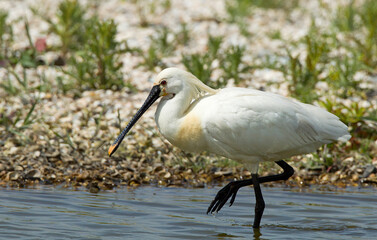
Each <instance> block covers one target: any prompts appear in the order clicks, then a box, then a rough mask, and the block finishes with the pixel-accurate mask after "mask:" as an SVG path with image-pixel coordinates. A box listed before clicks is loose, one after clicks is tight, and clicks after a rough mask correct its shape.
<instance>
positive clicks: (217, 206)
mask: <svg viewBox="0 0 377 240" xmlns="http://www.w3.org/2000/svg"><path fill="white" fill-rule="evenodd" d="M276 164H278V165H279V166H280V167H281V168H282V169H283V170H284V171H283V172H282V173H280V174H277V175H272V176H265V177H258V182H259V183H265V182H272V181H279V180H287V179H288V178H290V177H291V176H292V175H293V173H294V170H293V168H292V167H291V166H289V164H288V163H286V162H285V161H283V160H279V161H276ZM249 185H253V179H247V180H240V181H234V182H230V183H228V184H227V185H226V186H225V187H223V188H222V189H221V190H220V191H219V192H218V193H217V195H216V197H215V199H214V200H213V201H212V202H211V205H210V206H209V207H208V210H207V214H208V213H213V212H218V211H220V210H221V208H222V207H223V206H224V204H225V203H226V202H227V201H228V199H229V198H230V197H232V198H231V200H230V206H232V204H233V203H234V200H235V199H236V195H237V192H238V189H240V188H241V187H245V186H249Z"/></svg>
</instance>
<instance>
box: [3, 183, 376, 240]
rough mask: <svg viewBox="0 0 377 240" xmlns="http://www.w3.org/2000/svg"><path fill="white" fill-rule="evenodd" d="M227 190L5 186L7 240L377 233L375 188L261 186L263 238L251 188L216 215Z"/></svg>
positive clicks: (369, 236)
mask: <svg viewBox="0 0 377 240" xmlns="http://www.w3.org/2000/svg"><path fill="white" fill-rule="evenodd" d="M219 189H220V188H218V187H217V188H214V189H186V188H157V187H140V188H136V189H126V188H124V189H117V190H116V191H108V192H100V193H98V194H92V193H88V192H86V191H73V190H67V189H61V188H53V187H51V188H50V187H42V188H39V189H20V190H12V189H1V190H0V238H1V239H16V238H18V239H154V240H156V239H253V238H254V239H342V240H344V239H376V236H377V203H376V202H377V193H376V189H373V188H363V189H357V188H349V189H340V190H334V189H332V190H331V191H328V190H327V189H325V190H324V189H322V188H319V187H318V188H315V187H312V188H310V189H298V188H293V189H291V188H276V187H274V188H268V187H264V186H262V191H263V194H264V198H265V202H266V209H265V212H264V216H263V218H262V225H261V226H262V228H261V234H262V235H261V236H259V237H258V236H256V235H254V233H253V230H252V227H251V226H252V221H253V212H254V209H253V208H254V196H253V195H252V193H253V191H252V188H243V189H241V190H240V192H239V194H238V196H237V199H236V201H235V203H234V205H233V206H232V207H231V208H229V207H227V205H226V206H224V208H223V209H222V210H221V212H220V213H218V214H217V215H216V216H213V215H206V214H205V211H206V209H207V207H208V204H209V203H210V201H211V200H212V198H213V197H214V196H215V195H216V193H217V191H218V190H219Z"/></svg>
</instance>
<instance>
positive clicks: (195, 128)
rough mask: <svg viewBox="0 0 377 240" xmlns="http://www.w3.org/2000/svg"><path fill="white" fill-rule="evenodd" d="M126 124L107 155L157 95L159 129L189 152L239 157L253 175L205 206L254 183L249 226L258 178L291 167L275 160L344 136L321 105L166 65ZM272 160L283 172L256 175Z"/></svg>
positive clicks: (214, 206) (259, 204)
mask: <svg viewBox="0 0 377 240" xmlns="http://www.w3.org/2000/svg"><path fill="white" fill-rule="evenodd" d="M153 85H154V86H153V88H152V90H151V92H150V94H149V96H148V98H147V99H146V101H145V102H144V104H143V105H142V107H141V108H140V109H139V110H138V112H137V113H136V114H135V116H134V117H133V118H132V120H131V121H130V122H129V124H128V125H127V127H126V128H125V129H124V130H123V131H122V133H121V134H120V135H119V137H118V138H117V139H116V140H115V142H114V143H113V144H112V146H111V147H110V148H109V155H110V156H111V155H112V154H113V153H114V152H115V151H116V149H117V148H118V146H119V144H120V143H121V141H122V140H123V138H124V136H125V135H126V134H127V132H128V131H129V130H130V129H131V128H132V126H133V125H134V124H135V123H136V121H137V120H138V119H139V118H140V117H141V115H142V114H143V113H144V112H145V111H146V110H147V109H148V108H149V107H150V106H151V105H152V104H153V103H154V102H155V101H156V100H157V99H158V98H159V97H161V96H162V97H163V98H162V99H161V101H160V103H159V104H158V107H157V111H156V113H155V120H156V123H157V126H158V128H159V131H160V133H161V134H162V135H163V136H164V137H165V138H166V139H167V140H168V141H169V142H170V143H171V144H173V145H175V146H177V147H179V148H181V149H183V150H185V151H189V152H203V151H207V152H211V153H215V154H218V155H221V156H224V157H227V158H230V159H233V160H235V161H238V162H240V163H242V164H244V166H245V167H246V168H248V169H249V170H250V171H251V173H252V179H250V180H241V181H234V182H231V183H229V184H228V185H226V186H225V187H224V188H223V189H221V190H220V191H219V192H218V194H217V195H216V197H215V199H214V200H213V201H212V203H211V205H210V206H209V208H208V211H207V213H209V212H211V213H212V212H218V211H219V210H220V209H221V208H222V207H223V205H224V204H225V203H226V202H227V201H228V199H229V198H230V197H232V199H231V201H230V205H232V204H233V202H234V200H235V197H236V194H237V191H238V189H239V188H241V187H244V186H247V185H253V186H254V191H255V197H256V205H255V217H254V224H253V227H254V228H259V226H260V221H261V218H262V214H263V210H264V205H265V204H264V200H263V196H262V193H261V190H260V185H259V183H262V182H269V181H276V180H286V179H288V178H289V177H290V176H292V175H293V172H294V170H293V168H292V167H291V166H289V165H288V164H287V163H286V162H285V161H283V160H280V159H284V158H288V157H291V156H294V155H299V154H305V153H310V152H313V151H315V150H316V149H317V148H318V147H320V146H321V145H323V144H327V143H331V142H333V141H338V140H340V141H347V140H348V139H349V138H350V137H351V136H350V134H349V132H348V129H347V126H346V125H345V124H343V123H342V122H341V121H340V120H339V118H338V117H337V116H335V115H333V114H331V113H329V112H327V111H326V110H324V109H322V108H319V107H316V106H313V105H309V104H304V103H301V102H298V101H296V100H293V99H289V98H286V97H283V96H280V95H277V94H273V93H268V92H263V91H258V90H254V89H246V88H236V87H232V88H224V89H218V90H215V89H212V88H210V87H208V86H206V85H205V84H203V83H202V82H201V81H200V80H199V79H197V78H196V77H195V76H194V75H192V74H191V73H189V72H186V71H183V70H180V69H177V68H167V69H165V70H163V71H162V72H160V73H159V74H158V76H157V78H156V81H155V82H154V84H153ZM264 161H275V162H276V163H277V164H278V165H279V166H280V167H282V168H283V170H284V172H283V173H281V174H278V175H273V176H266V177H258V165H259V163H261V162H264Z"/></svg>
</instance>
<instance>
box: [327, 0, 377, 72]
mask: <svg viewBox="0 0 377 240" xmlns="http://www.w3.org/2000/svg"><path fill="white" fill-rule="evenodd" d="M376 15H377V2H376V1H374V0H365V1H363V2H362V3H361V4H356V3H355V1H353V0H352V1H350V2H349V4H348V5H346V6H340V7H339V8H338V9H337V15H336V17H335V18H334V20H333V24H334V26H335V27H336V28H337V29H338V30H340V31H343V32H346V33H347V37H348V39H349V40H350V42H351V43H350V44H348V45H347V47H348V49H349V50H350V51H352V52H354V53H356V54H358V56H359V58H360V60H361V61H362V62H363V63H364V64H365V65H367V66H369V67H371V68H372V69H374V70H376V67H377V21H376ZM354 32H358V33H359V34H355V33H354ZM355 46H356V48H355Z"/></svg>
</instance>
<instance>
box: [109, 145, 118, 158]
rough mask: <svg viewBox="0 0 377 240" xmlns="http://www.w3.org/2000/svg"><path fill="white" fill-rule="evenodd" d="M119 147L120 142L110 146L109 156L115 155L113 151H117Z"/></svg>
mask: <svg viewBox="0 0 377 240" xmlns="http://www.w3.org/2000/svg"><path fill="white" fill-rule="evenodd" d="M117 147H118V143H115V144H113V145H111V146H110V147H109V151H108V154H109V157H111V155H113V153H114V152H115V150H116V149H117Z"/></svg>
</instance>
